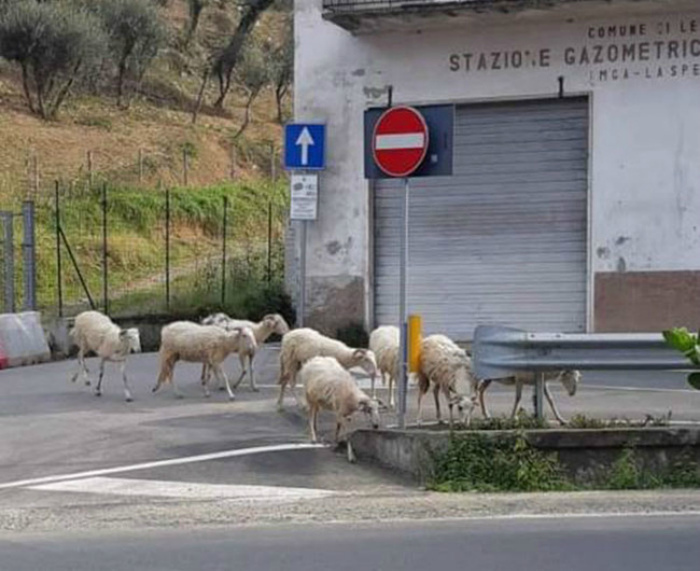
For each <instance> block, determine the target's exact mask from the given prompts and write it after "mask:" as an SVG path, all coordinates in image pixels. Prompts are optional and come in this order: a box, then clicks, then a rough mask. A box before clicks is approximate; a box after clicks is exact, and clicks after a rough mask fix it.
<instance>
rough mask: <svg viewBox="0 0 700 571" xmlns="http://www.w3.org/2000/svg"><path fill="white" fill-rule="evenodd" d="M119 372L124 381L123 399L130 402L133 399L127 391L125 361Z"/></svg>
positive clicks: (127, 382)
mask: <svg viewBox="0 0 700 571" xmlns="http://www.w3.org/2000/svg"><path fill="white" fill-rule="evenodd" d="M121 370H122V380H123V381H124V398H125V399H126V402H131V401H133V400H134V399H133V397H132V396H131V391H130V390H129V381H128V379H127V378H126V361H122V364H121Z"/></svg>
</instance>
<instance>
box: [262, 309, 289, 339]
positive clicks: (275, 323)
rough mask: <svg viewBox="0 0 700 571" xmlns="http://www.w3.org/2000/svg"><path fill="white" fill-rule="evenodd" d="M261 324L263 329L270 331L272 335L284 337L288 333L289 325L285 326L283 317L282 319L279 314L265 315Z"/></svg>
mask: <svg viewBox="0 0 700 571" xmlns="http://www.w3.org/2000/svg"><path fill="white" fill-rule="evenodd" d="M263 323H264V326H265V329H267V330H269V331H271V332H272V333H276V334H277V335H284V334H285V333H288V332H289V325H287V322H286V321H285V320H284V317H282V316H281V315H280V314H279V313H270V314H268V315H266V316H265V317H263Z"/></svg>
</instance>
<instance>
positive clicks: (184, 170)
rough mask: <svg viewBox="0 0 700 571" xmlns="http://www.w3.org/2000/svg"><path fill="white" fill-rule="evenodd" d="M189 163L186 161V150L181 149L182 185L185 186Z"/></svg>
mask: <svg viewBox="0 0 700 571" xmlns="http://www.w3.org/2000/svg"><path fill="white" fill-rule="evenodd" d="M188 170H189V163H188V160H187V149H182V185H183V186H187V185H188V182H189V173H188Z"/></svg>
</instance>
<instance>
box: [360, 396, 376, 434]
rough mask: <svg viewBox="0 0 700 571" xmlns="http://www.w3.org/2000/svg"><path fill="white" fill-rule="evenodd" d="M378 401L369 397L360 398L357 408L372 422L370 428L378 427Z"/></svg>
mask: <svg viewBox="0 0 700 571" xmlns="http://www.w3.org/2000/svg"><path fill="white" fill-rule="evenodd" d="M379 407H380V405H379V401H378V400H377V399H371V398H369V397H366V398H362V399H360V401H359V403H358V408H359V410H361V411H362V412H364V413H365V416H367V418H368V420H369V421H370V422H371V423H372V428H374V429H377V428H379Z"/></svg>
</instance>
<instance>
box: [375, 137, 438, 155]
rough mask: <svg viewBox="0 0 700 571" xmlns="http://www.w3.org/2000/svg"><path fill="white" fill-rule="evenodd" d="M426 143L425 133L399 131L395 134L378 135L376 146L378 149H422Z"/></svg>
mask: <svg viewBox="0 0 700 571" xmlns="http://www.w3.org/2000/svg"><path fill="white" fill-rule="evenodd" d="M424 144H425V135H424V134H423V133H397V134H395V135H377V140H376V142H375V144H374V148H375V149H377V150H378V151H393V150H396V149H422V148H423V145H424Z"/></svg>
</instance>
